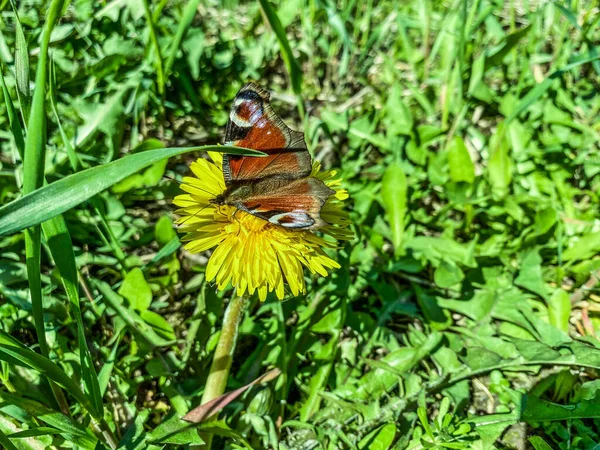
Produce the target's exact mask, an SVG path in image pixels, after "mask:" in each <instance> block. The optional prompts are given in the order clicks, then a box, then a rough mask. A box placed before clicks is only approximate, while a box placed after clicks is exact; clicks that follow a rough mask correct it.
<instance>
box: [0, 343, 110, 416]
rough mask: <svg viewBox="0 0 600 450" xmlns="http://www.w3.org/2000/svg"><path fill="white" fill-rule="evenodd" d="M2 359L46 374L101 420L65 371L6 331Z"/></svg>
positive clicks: (2, 346) (1, 346)
mask: <svg viewBox="0 0 600 450" xmlns="http://www.w3.org/2000/svg"><path fill="white" fill-rule="evenodd" d="M0 359H1V360H3V361H8V362H9V363H11V364H16V365H19V366H25V367H29V368H30V369H33V370H36V371H38V372H39V373H41V374H44V375H45V376H46V377H47V378H48V379H50V380H52V381H54V382H55V383H56V384H58V385H60V386H62V387H63V388H65V389H66V390H67V391H68V392H69V394H71V395H72V396H73V397H75V399H76V400H77V401H78V402H79V403H80V404H81V405H82V406H83V407H84V408H85V409H86V410H87V411H88V412H89V413H90V414H91V415H92V416H93V417H95V418H96V419H101V416H100V413H99V411H98V410H96V408H94V405H93V404H92V402H90V400H89V399H88V397H87V395H85V394H84V393H83V391H82V390H81V389H80V388H79V386H77V384H76V383H75V382H74V381H73V380H71V378H70V377H69V376H68V375H67V374H66V373H65V371H64V370H62V369H61V368H60V367H59V366H58V365H57V364H55V363H53V362H52V361H50V360H49V359H48V358H47V357H45V356H42V355H40V354H39V353H36V352H34V351H33V350H30V349H28V348H27V347H25V346H24V345H23V344H21V343H20V342H19V341H17V340H16V339H15V338H13V337H12V336H10V335H9V334H7V333H5V332H4V331H0Z"/></svg>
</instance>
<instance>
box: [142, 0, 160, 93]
mask: <svg viewBox="0 0 600 450" xmlns="http://www.w3.org/2000/svg"><path fill="white" fill-rule="evenodd" d="M143 4H144V12H145V13H146V22H147V23H148V30H149V31H150V40H151V41H152V45H153V46H154V50H155V51H156V58H155V65H156V85H157V86H158V93H159V95H160V97H161V99H162V97H163V96H164V93H165V69H164V66H163V60H162V52H161V51H160V43H159V42H158V36H157V34H156V26H155V25H154V19H153V18H152V13H151V12H150V5H149V4H148V0H143ZM163 100H164V99H163Z"/></svg>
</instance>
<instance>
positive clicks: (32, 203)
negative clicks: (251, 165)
mask: <svg viewBox="0 0 600 450" xmlns="http://www.w3.org/2000/svg"><path fill="white" fill-rule="evenodd" d="M192 151H213V152H221V153H228V154H236V155H252V156H264V153H262V152H259V151H257V150H250V149H243V148H239V147H229V146H224V145H206V146H202V147H183V148H159V149H155V150H148V151H145V152H142V153H135V154H133V155H128V156H125V157H124V158H120V159H118V160H116V161H113V162H111V163H108V164H104V165H102V166H96V167H92V168H90V169H86V170H82V171H81V172H77V173H75V174H72V175H69V176H68V177H65V178H63V179H61V180H59V181H56V182H54V183H52V184H48V185H46V186H44V187H42V188H40V189H37V190H36V191H35V192H31V193H29V195H25V196H24V197H21V198H20V199H18V200H15V201H13V202H11V203H9V204H8V205H5V206H3V207H2V208H0V236H1V235H6V234H11V233H16V232H17V231H20V230H22V229H24V228H27V227H31V226H33V225H37V224H39V223H41V222H45V221H46V220H48V219H51V218H52V217H54V216H56V215H58V214H62V213H63V212H65V211H68V210H69V209H71V208H73V207H75V206H77V205H79V204H80V203H82V202H84V201H86V200H88V199H90V198H91V197H93V196H94V195H96V194H98V193H99V192H102V191H103V190H105V189H108V188H109V187H111V186H112V185H113V184H115V183H118V182H119V181H121V180H122V179H124V178H126V177H128V176H129V175H132V174H134V173H136V172H138V171H140V170H142V169H143V168H145V167H147V166H149V165H150V164H153V163H155V162H157V161H160V160H162V159H166V158H170V157H172V156H176V155H181V154H182V153H187V152H192ZM31 211H35V212H36V213H35V214H31Z"/></svg>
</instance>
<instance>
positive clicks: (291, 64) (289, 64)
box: [258, 0, 302, 95]
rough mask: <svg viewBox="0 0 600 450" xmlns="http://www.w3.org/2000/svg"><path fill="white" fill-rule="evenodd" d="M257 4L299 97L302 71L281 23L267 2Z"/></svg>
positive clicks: (261, 0) (262, 1)
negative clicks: (274, 38) (275, 40)
mask: <svg viewBox="0 0 600 450" xmlns="http://www.w3.org/2000/svg"><path fill="white" fill-rule="evenodd" d="M258 2H259V3H260V7H261V9H262V12H263V14H264V17H265V19H266V21H267V22H268V24H269V25H270V26H271V29H272V30H273V32H274V33H275V36H277V40H278V41H279V46H280V47H281V57H282V58H283V62H284V63H285V67H286V68H287V71H288V74H289V75H290V81H291V82H292V89H293V90H294V93H295V94H296V95H300V94H301V92H302V70H301V69H300V65H299V64H298V61H296V58H294V54H293V53H292V47H291V46H290V41H289V40H288V38H287V35H286V34H285V30H284V28H283V26H282V25H281V21H280V20H279V17H278V16H277V13H276V12H275V10H274V9H273V7H272V6H271V4H270V3H269V1H268V0H258Z"/></svg>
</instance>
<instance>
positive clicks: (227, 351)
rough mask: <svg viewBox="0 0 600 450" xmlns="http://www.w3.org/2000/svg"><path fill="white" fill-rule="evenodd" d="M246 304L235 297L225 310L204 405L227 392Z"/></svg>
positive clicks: (208, 442)
mask: <svg viewBox="0 0 600 450" xmlns="http://www.w3.org/2000/svg"><path fill="white" fill-rule="evenodd" d="M246 304H247V300H246V298H244V297H234V298H233V299H232V300H231V301H230V302H229V305H227V310H225V316H224V317H223V328H222V329H221V336H220V337H219V343H218V344H217V348H216V350H215V355H214V356H213V361H212V365H211V366H210V372H209V374H208V378H207V380H206V385H205V387H204V394H203V395H202V404H204V403H206V402H208V401H210V400H212V399H214V398H216V397H218V396H219V395H221V394H223V393H224V392H225V388H226V387H227V378H228V377H229V370H230V369H231V363H232V361H233V352H234V351H235V345H236V343H237V336H238V327H239V324H240V322H241V320H242V317H243V316H244V311H245V309H246ZM212 418H213V419H214V418H215V417H214V416H213V417H212ZM210 419H211V418H208V419H207V420H210ZM207 438H208V439H205V441H206V445H205V446H204V447H203V449H210V447H211V441H212V435H209V436H207Z"/></svg>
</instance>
